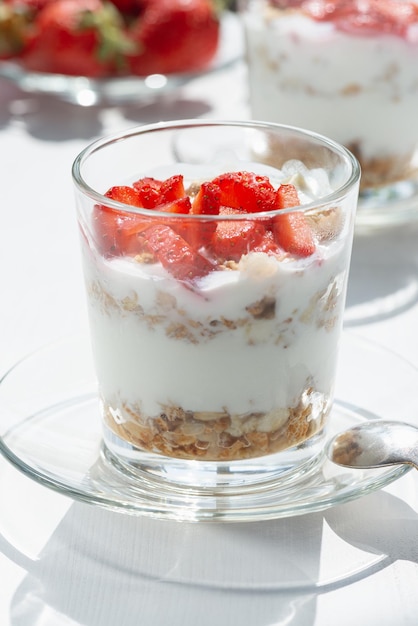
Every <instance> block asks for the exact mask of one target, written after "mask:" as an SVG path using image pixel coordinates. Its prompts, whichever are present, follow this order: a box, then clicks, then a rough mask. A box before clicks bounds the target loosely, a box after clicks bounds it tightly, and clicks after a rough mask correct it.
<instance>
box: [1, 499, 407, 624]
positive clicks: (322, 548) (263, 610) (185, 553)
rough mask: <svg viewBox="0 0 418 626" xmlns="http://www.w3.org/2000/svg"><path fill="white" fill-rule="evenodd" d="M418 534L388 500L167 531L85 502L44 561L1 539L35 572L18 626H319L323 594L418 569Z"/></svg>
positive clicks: (20, 602)
mask: <svg viewBox="0 0 418 626" xmlns="http://www.w3.org/2000/svg"><path fill="white" fill-rule="evenodd" d="M417 531H418V515H417V514H416V513H415V512H414V511H413V510H412V509H411V508H410V507H409V506H408V505H406V504H405V503H404V502H403V501H402V500H400V499H398V498H396V497H394V496H392V495H389V494H388V493H385V492H377V493H375V494H372V495H370V496H368V497H365V498H362V499H361V500H358V501H354V502H351V503H347V504H344V505H341V506H339V507H336V508H334V509H330V510H328V511H327V512H325V514H321V513H317V514H311V515H305V516H300V517H294V518H289V519H283V520H274V521H266V522H261V523H248V524H188V523H176V522H169V521H164V522H161V521H157V520H152V519H149V518H145V517H144V518H141V517H131V516H128V515H126V516H125V515H121V514H119V513H113V512H111V511H106V510H101V509H98V508H94V507H91V506H88V505H84V504H81V503H74V504H73V505H72V506H71V507H70V509H69V511H68V512H67V514H66V515H65V517H64V518H63V519H62V520H61V523H60V524H59V525H58V527H57V528H56V530H55V532H54V534H53V535H52V536H51V538H50V540H49V541H48V543H47V544H46V546H45V548H44V550H43V551H42V552H41V554H40V555H39V559H38V560H36V561H30V560H29V559H28V558H27V557H25V556H24V555H22V554H21V553H19V552H17V549H16V548H14V547H13V546H12V545H11V544H9V543H7V542H6V541H5V540H4V539H2V537H1V536H0V548H1V549H2V551H3V552H4V553H5V555H6V556H7V557H8V558H10V559H11V560H13V561H15V562H16V563H17V564H18V565H20V566H21V567H24V569H25V570H26V572H27V573H26V576H25V578H24V580H23V581H22V583H21V585H20V586H19V588H18V589H17V591H16V593H15V595H14V598H13V600H12V603H11V609H10V611H11V612H10V616H11V621H10V624H11V626H34V625H38V624H39V625H40V624H41V623H42V624H53V625H54V626H69V625H70V624H71V626H115V625H117V626H134V625H135V626H137V624H141V626H163V625H164V626H166V625H167V624H170V625H173V626H177V625H179V626H180V625H181V626H183V625H186V624H187V625H188V624H199V626H209V625H211V626H213V624H216V625H217V626H231V625H235V624H240V626H269V625H271V624H273V623H275V624H276V623H277V624H278V623H280V624H286V625H291V624H295V625H296V624H297V626H311V625H312V624H313V623H314V622H315V616H316V605H317V597H318V594H322V593H326V592H328V591H331V590H332V589H337V588H340V587H343V586H345V585H348V584H350V583H353V582H355V581H357V580H360V579H362V578H365V577H367V576H370V575H371V574H372V573H374V572H376V571H378V570H380V569H382V568H384V567H386V566H387V565H389V564H390V563H391V562H393V561H396V560H397V559H407V560H411V561H414V562H418V545H417V542H416V537H417ZM28 532H29V531H28ZM336 554H343V555H344V558H339V559H336V558H335V555H336Z"/></svg>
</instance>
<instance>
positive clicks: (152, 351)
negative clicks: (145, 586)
mask: <svg viewBox="0 0 418 626" xmlns="http://www.w3.org/2000/svg"><path fill="white" fill-rule="evenodd" d="M73 180H74V183H75V190H76V201H77V212H78V223H79V229H80V234H81V237H80V239H81V248H82V257H83V267H84V275H85V283H86V290H87V300H88V310H89V319H90V331H91V340H92V352H93V359H94V363H95V369H96V373H97V380H98V390H99V396H100V402H99V404H100V409H101V416H102V423H103V439H104V447H105V451H106V455H107V458H108V459H109V460H110V461H111V462H112V463H114V466H115V467H118V468H119V469H120V470H121V471H122V472H123V471H127V472H129V475H130V476H142V477H144V476H145V477H147V479H148V480H149V481H151V484H154V483H152V481H157V484H161V483H162V482H163V483H164V484H167V483H168V484H170V485H175V488H176V489H177V488H182V487H190V488H191V487H193V488H201V489H203V490H205V489H206V490H217V489H226V490H227V489H242V490H245V489H247V488H248V489H256V488H257V486H260V485H263V484H264V483H265V481H271V480H281V479H282V478H284V477H285V478H286V480H289V481H291V480H292V477H293V476H295V475H298V476H300V475H303V473H304V472H308V471H310V470H311V469H312V467H314V466H315V464H317V463H318V459H320V458H321V455H322V454H323V447H324V433H325V429H326V424H327V420H328V418H329V415H330V411H331V407H332V402H333V388H334V380H335V374H336V364H337V355H338V345H339V339H340V336H341V327H342V317H343V310H344V302H345V294H346V285H347V276H348V270H349V263H350V254H351V247H352V236H353V223H354V220H355V211H356V204H357V197H358V184H359V166H358V163H357V160H356V159H355V157H353V155H352V154H351V153H350V152H349V151H348V150H346V149H345V148H343V147H341V146H340V145H338V144H336V143H334V142H333V141H331V140H328V139H326V138H324V137H322V136H320V135H316V134H314V133H311V132H307V131H304V130H300V129H295V128H291V127H286V126H281V125H277V124H270V123H261V122H249V121H247V122H244V121H243V122H233V121H196V120H195V121H194V120H189V121H181V122H176V121H175V122H169V123H160V124H155V125H151V126H141V127H139V128H135V129H132V130H129V131H126V132H121V133H120V134H118V135H114V136H111V137H107V138H103V139H100V140H98V141H96V142H95V143H93V144H92V145H90V146H89V147H87V148H86V149H85V150H84V151H83V152H82V153H81V154H80V155H79V156H78V157H77V159H76V160H75V162H74V166H73Z"/></svg>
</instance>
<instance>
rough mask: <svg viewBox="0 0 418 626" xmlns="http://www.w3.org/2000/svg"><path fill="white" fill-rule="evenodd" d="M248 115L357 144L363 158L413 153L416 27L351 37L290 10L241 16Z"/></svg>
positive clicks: (416, 100)
mask: <svg viewBox="0 0 418 626" xmlns="http://www.w3.org/2000/svg"><path fill="white" fill-rule="evenodd" d="M244 20H245V28H246V36H247V42H248V62H249V80H250V97H251V107H252V115H253V117H254V118H255V119H262V120H265V121H274V122H280V123H284V124H291V125H294V126H300V127H304V128H309V129H311V130H315V131H317V132H319V133H322V134H324V135H326V136H329V137H331V138H333V139H335V140H336V141H338V142H340V143H342V144H345V145H352V144H357V145H358V146H359V147H360V149H361V154H362V156H363V157H364V158H365V159H371V158H374V157H378V158H382V157H386V156H387V157H393V156H396V155H400V156H402V155H405V154H408V153H409V152H410V151H413V150H414V148H415V146H416V143H417V126H418V122H417V120H418V118H417V111H418V72H417V57H418V36H417V33H418V26H417V25H412V26H411V27H410V29H409V31H408V35H407V37H405V38H401V37H398V36H393V35H387V34H382V35H375V34H374V35H373V36H355V35H352V34H350V33H345V32H342V31H341V30H337V29H336V28H335V27H334V25H333V24H332V23H331V22H317V21H315V20H313V19H310V18H309V17H307V16H305V15H302V14H299V13H297V12H295V11H294V10H293V11H273V10H272V9H271V8H270V9H269V10H268V13H266V14H265V15H263V14H262V13H261V11H260V12H250V11H249V12H248V13H247V14H246V15H245V16H244Z"/></svg>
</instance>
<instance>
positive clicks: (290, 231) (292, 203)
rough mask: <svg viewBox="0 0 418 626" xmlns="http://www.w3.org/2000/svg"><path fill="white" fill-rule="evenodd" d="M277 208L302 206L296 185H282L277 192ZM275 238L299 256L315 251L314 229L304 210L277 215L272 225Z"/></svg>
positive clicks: (285, 248)
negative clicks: (308, 221)
mask: <svg viewBox="0 0 418 626" xmlns="http://www.w3.org/2000/svg"><path fill="white" fill-rule="evenodd" d="M276 201H277V205H276V208H278V209H287V208H291V207H297V206H300V200H299V196H298V192H297V190H296V187H295V186H294V185H280V187H279V188H278V189H277V192H276ZM271 228H272V231H273V233H274V236H275V239H276V241H277V243H278V244H279V246H281V247H282V248H283V249H284V250H286V252H290V253H291V254H295V255H297V256H302V257H306V256H310V255H311V254H313V253H314V252H315V241H314V238H313V235H312V230H311V228H310V226H309V224H308V223H307V221H306V218H305V215H304V214H303V213H302V212H299V211H295V212H293V213H284V214H283V215H280V214H279V215H276V216H275V217H274V219H273V221H272V225H271Z"/></svg>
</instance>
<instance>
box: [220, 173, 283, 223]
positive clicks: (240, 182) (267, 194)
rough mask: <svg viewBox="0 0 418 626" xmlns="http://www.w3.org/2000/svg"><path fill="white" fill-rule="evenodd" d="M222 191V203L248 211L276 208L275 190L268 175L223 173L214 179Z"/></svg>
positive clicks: (255, 211) (256, 211) (257, 211)
mask: <svg viewBox="0 0 418 626" xmlns="http://www.w3.org/2000/svg"><path fill="white" fill-rule="evenodd" d="M213 182H214V183H216V184H217V185H218V186H219V187H220V188H221V191H222V195H221V203H222V204H223V205H225V206H229V207H232V208H235V209H243V210H244V211H246V212H247V213H259V212H260V211H271V210H272V209H274V208H275V201H276V200H275V190H274V187H273V185H272V184H271V183H270V181H269V179H268V178H267V176H260V175H258V174H254V173H252V172H231V173H227V174H221V175H220V176H218V177H217V178H215V179H214V181H213Z"/></svg>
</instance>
